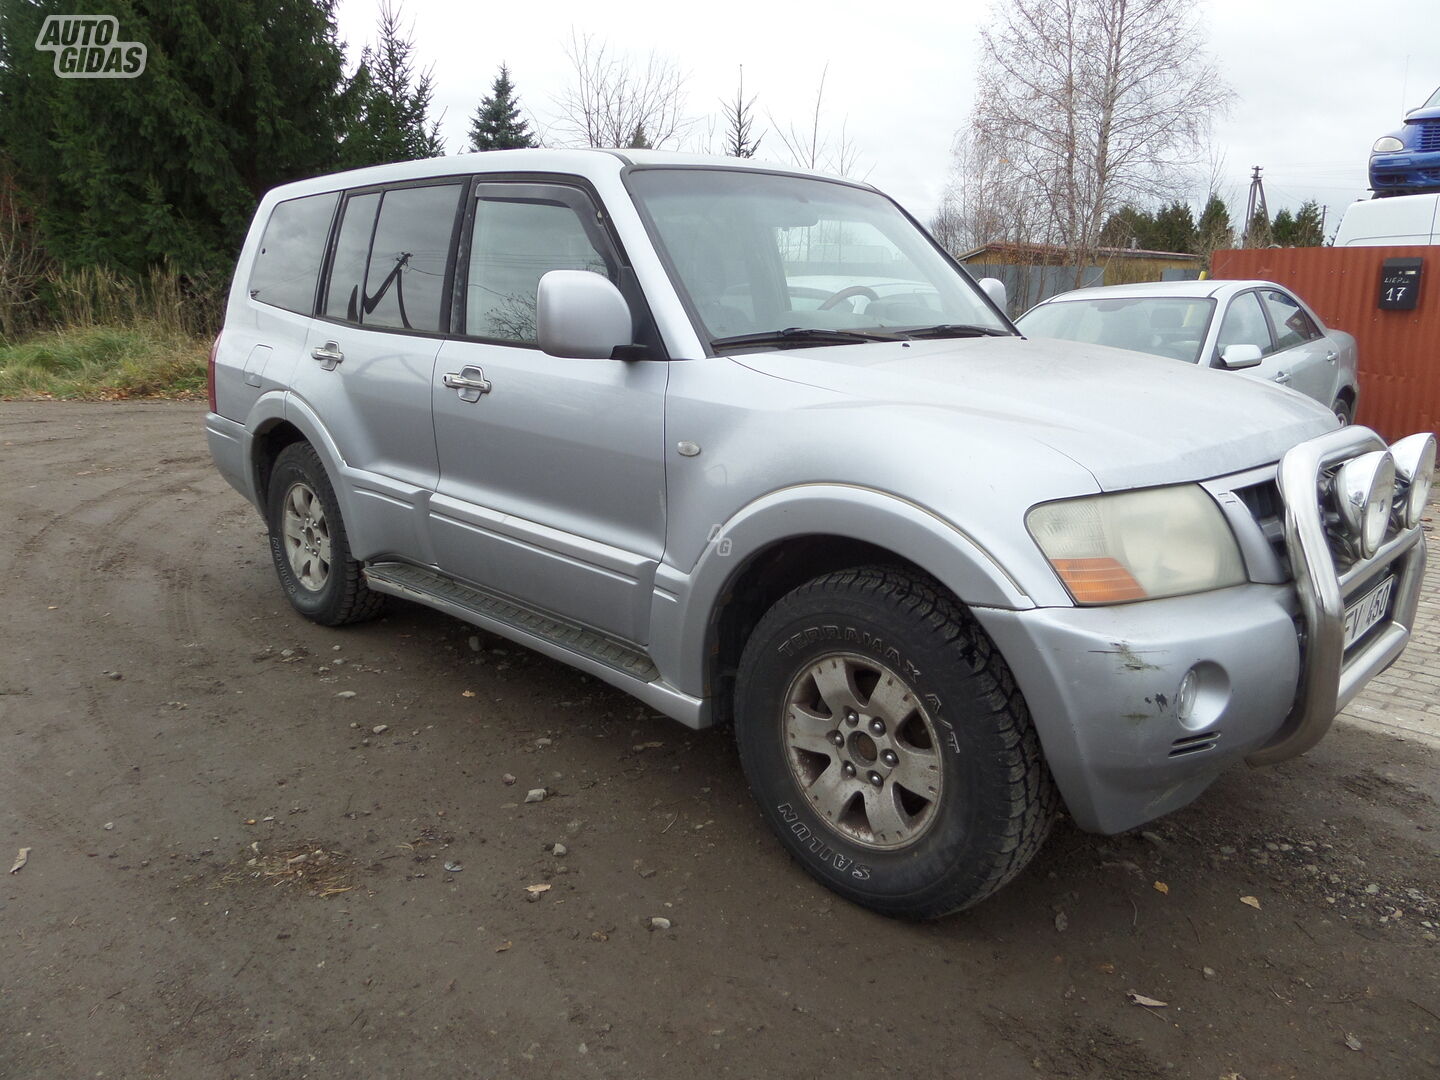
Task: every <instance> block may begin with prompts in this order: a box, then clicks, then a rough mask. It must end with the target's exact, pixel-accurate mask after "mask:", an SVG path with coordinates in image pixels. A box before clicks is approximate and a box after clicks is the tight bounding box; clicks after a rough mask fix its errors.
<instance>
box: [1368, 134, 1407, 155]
mask: <svg viewBox="0 0 1440 1080" xmlns="http://www.w3.org/2000/svg"><path fill="white" fill-rule="evenodd" d="M1404 149H1405V144H1404V143H1403V142H1401V141H1400V140H1399V139H1397V138H1395V136H1394V135H1385V136H1383V137H1382V138H1379V139H1376V140H1375V145H1374V146H1372V147H1371V148H1370V152H1371V153H1372V154H1393V153H1395V152H1396V151H1397V150H1404Z"/></svg>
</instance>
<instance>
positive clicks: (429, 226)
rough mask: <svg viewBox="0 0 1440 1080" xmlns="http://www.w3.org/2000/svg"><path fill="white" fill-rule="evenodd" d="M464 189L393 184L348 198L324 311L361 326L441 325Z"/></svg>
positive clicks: (433, 329)
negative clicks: (457, 215)
mask: <svg viewBox="0 0 1440 1080" xmlns="http://www.w3.org/2000/svg"><path fill="white" fill-rule="evenodd" d="M463 190H464V187H463V185H460V184H443V185H439V186H431V187H413V188H394V189H392V190H390V191H385V192H374V191H372V192H368V193H366V194H364V195H354V196H351V197H350V198H349V199H348V200H346V203H345V212H344V216H343V217H342V218H341V220H340V233H339V236H338V237H337V239H336V241H335V255H334V258H333V260H332V261H331V264H330V285H329V288H328V289H327V290H326V293H325V306H324V314H326V315H328V316H330V317H331V318H332V319H343V320H345V321H346V322H352V323H359V324H360V325H362V326H378V327H389V328H395V329H403V330H423V331H431V332H438V331H439V330H441V329H442V328H443V325H444V324H443V320H442V318H441V315H442V312H443V311H444V309H445V265H446V262H447V260H448V257H449V252H450V240H451V237H452V236H453V235H454V231H455V211H456V209H457V207H458V206H459V203H460V194H461V192H462V191H463ZM377 215H378V217H377Z"/></svg>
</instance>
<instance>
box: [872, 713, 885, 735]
mask: <svg viewBox="0 0 1440 1080" xmlns="http://www.w3.org/2000/svg"><path fill="white" fill-rule="evenodd" d="M870 734H871V735H884V734H885V721H883V720H881V719H880V718H879V717H876V718H875V719H874V720H871V721H870Z"/></svg>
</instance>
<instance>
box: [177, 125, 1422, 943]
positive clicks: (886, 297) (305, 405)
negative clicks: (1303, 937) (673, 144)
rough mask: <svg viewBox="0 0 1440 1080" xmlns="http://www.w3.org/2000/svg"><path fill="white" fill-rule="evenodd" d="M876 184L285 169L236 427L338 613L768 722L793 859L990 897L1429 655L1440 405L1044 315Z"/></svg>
mask: <svg viewBox="0 0 1440 1080" xmlns="http://www.w3.org/2000/svg"><path fill="white" fill-rule="evenodd" d="M983 285H984V287H981V286H980V285H977V283H975V282H974V281H972V280H971V279H970V278H969V277H967V275H966V274H965V272H964V271H963V270H961V269H960V268H959V267H958V266H956V265H955V264H954V263H953V262H952V261H951V260H950V259H949V258H948V257H947V256H946V254H945V253H944V252H943V251H942V250H941V249H940V248H939V247H938V246H937V245H936V244H935V243H934V242H933V241H932V240H931V239H930V237H929V236H928V235H927V234H926V233H925V232H924V230H923V229H921V228H920V227H918V226H917V225H916V223H915V222H914V220H913V219H911V218H910V217H909V216H908V215H907V214H906V213H905V212H904V211H903V210H901V209H900V208H899V207H898V206H897V205H896V204H895V203H893V202H892V201H890V200H889V199H888V198H886V197H885V196H884V195H882V194H880V193H879V192H877V191H875V190H874V189H873V188H870V187H868V186H866V185H863V184H854V183H847V182H845V181H841V180H836V179H833V178H830V177H824V176H818V175H814V174H808V173H801V172H796V171H790V170H779V169H769V168H759V167H754V166H752V165H749V164H745V163H737V162H736V161H733V160H725V159H706V158H692V157H682V156H677V155H668V154H659V153H651V152H631V151H626V152H623V153H620V152H609V151H546V150H517V151H506V152H502V153H491V154H481V155H473V156H460V157H450V158H441V159H438V160H432V161H417V162H410V163H406V164H400V165H393V166H385V167H381V168H375V169H368V170H364V171H361V172H354V173H347V174H343V175H339V176H327V177H321V178H318V179H313V180H307V181H303V182H301V183H296V184H290V185H287V186H285V187H282V188H279V189H277V190H275V191H272V192H270V193H269V194H268V195H267V196H266V197H265V199H264V201H263V202H262V203H261V205H260V208H259V211H258V213H257V214H256V217H255V222H254V225H253V227H252V229H251V231H250V235H249V238H248V239H247V240H246V243H245V247H244V249H243V251H242V253H241V255H240V261H239V267H238V270H237V273H236V276H235V283H234V286H233V288H232V290H231V293H230V300H229V307H228V310H227V313H226V319H225V328H224V331H223V332H222V334H221V336H220V338H219V340H218V341H217V343H216V348H215V352H214V356H213V360H212V363H213V370H212V376H211V402H210V413H209V415H208V416H207V418H206V428H207V431H208V435H209V441H210V447H211V451H212V453H213V455H214V458H215V462H216V464H217V465H218V466H219V468H220V471H221V472H222V473H224V475H225V476H226V477H227V478H228V479H229V481H230V482H231V483H232V484H233V485H234V486H235V487H236V488H237V489H239V491H240V492H241V493H242V494H244V495H245V497H246V498H248V499H249V500H250V501H251V502H252V503H254V504H255V506H256V507H257V508H258V509H259V510H260V512H261V513H262V514H263V515H264V518H265V520H266V522H267V523H268V525H269V530H270V546H271V551H272V553H273V555H274V560H275V568H276V571H277V572H278V574H279V577H280V582H281V585H282V587H283V588H284V589H285V591H286V593H287V594H288V595H289V597H290V600H291V602H292V603H293V604H294V606H295V607H296V609H297V610H299V611H300V612H301V613H302V614H304V615H306V616H308V617H309V618H311V619H314V620H316V621H317V622H320V623H323V624H325V625H332V626H333V625H340V624H343V623H348V622H354V621H357V620H360V619H364V618H369V617H371V616H373V615H375V613H376V612H377V611H378V610H379V609H380V605H381V603H382V601H383V599H384V597H385V596H387V595H390V596H400V597H404V598H406V599H408V600H413V601H417V602H419V603H422V604H426V605H428V606H430V607H433V608H437V609H439V610H441V611H445V612H448V613H450V614H452V615H454V616H456V617H458V618H461V619H464V620H466V621H468V622H470V623H474V624H475V625H477V626H481V627H484V628H485V629H487V630H490V631H493V632H495V633H497V634H502V635H504V636H506V637H509V638H512V639H514V640H515V641H518V642H521V643H523V644H525V645H527V646H529V647H530V648H533V649H535V650H537V651H539V652H542V653H545V654H546V655H548V656H552V657H556V658H559V659H561V660H564V661H565V662H567V663H570V664H573V665H574V666H575V667H577V668H580V669H581V670H583V671H586V672H589V673H591V674H593V675H595V676H598V677H599V678H601V679H604V680H606V681H607V682H609V683H611V684H613V685H615V686H618V687H620V688H621V689H623V690H625V691H627V692H629V693H631V694H633V695H635V696H636V697H637V698H640V699H641V700H642V701H644V702H646V703H647V704H649V705H651V706H652V707H654V708H656V709H658V710H660V711H662V712H664V713H666V714H668V715H670V716H672V717H674V718H675V719H677V720H679V721H680V722H682V723H684V724H688V725H690V726H692V727H697V728H699V727H705V726H707V725H710V724H716V723H733V724H734V727H735V733H736V738H737V740H738V742H739V748H740V756H741V760H742V762H743V765H744V768H745V772H746V775H747V777H748V778H749V782H750V785H751V787H752V789H753V791H754V793H755V796H756V798H757V800H758V801H759V804H760V808H761V811H762V813H763V814H764V816H765V818H766V820H767V821H768V822H769V824H770V826H771V827H772V828H773V829H774V830H775V832H776V834H777V835H778V836H779V837H780V839H781V840H782V842H783V843H784V844H785V845H786V847H787V848H788V849H789V850H790V851H791V853H792V854H793V855H794V856H795V858H796V859H798V860H799V861H800V863H801V864H802V865H803V866H804V867H805V868H806V869H807V870H808V871H809V872H810V873H811V874H813V875H814V876H815V877H817V878H818V879H820V880H821V881H822V882H824V883H825V884H826V885H828V886H829V887H830V888H832V889H834V890H836V891H837V892H839V893H841V894H842V895H844V896H846V897H848V898H850V899H852V900H854V901H856V902H858V903H861V904H865V905H867V906H869V907H872V908H875V909H877V910H880V911H883V912H887V913H890V914H896V915H906V916H912V917H927V916H935V915H939V914H942V913H944V912H948V911H953V910H956V909H958V908H962V907H965V906H967V905H970V904H974V903H976V902H977V901H979V900H981V899H982V898H984V897H985V896H987V895H989V894H990V893H992V892H993V891H994V890H995V889H997V888H999V887H1000V886H1001V885H1003V884H1004V883H1005V882H1006V881H1008V880H1009V879H1010V878H1011V877H1013V876H1014V875H1015V874H1016V873H1018V872H1019V871H1020V870H1021V868H1023V867H1024V866H1025V864H1026V863H1027V862H1028V861H1029V860H1030V858H1031V857H1032V856H1033V855H1034V854H1035V852H1036V850H1037V849H1038V847H1039V846H1040V844H1041V843H1042V841H1043V840H1044V838H1045V836H1046V833H1047V831H1048V830H1049V828H1050V825H1051V822H1052V820H1053V819H1054V818H1055V816H1056V814H1057V813H1058V812H1059V811H1060V810H1061V809H1062V808H1063V809H1064V810H1066V811H1067V812H1068V813H1069V814H1070V815H1071V817H1072V818H1074V820H1075V821H1076V822H1077V823H1078V824H1079V825H1080V826H1082V827H1084V828H1086V829H1091V830H1097V831H1101V832H1115V831H1118V830H1122V829H1129V828H1132V827H1134V826H1136V825H1139V824H1141V823H1142V822H1145V821H1148V820H1150V819H1151V818H1154V817H1156V816H1158V815H1160V814H1164V813H1167V812H1169V811H1171V810H1174V809H1176V808H1177V807H1181V806H1184V805H1185V804H1187V803H1188V802H1190V801H1191V800H1192V799H1194V798H1195V797H1196V796H1197V795H1199V794H1200V793H1201V792H1202V791H1203V790H1204V789H1205V787H1206V786H1207V785H1208V784H1210V782H1211V781H1212V780H1214V778H1215V776H1216V775H1217V774H1218V773H1219V772H1220V770H1222V769H1223V768H1225V767H1226V766H1227V765H1229V764H1231V763H1233V762H1236V761H1238V760H1240V759H1246V760H1248V761H1250V762H1251V763H1252V764H1263V763H1269V762H1274V761H1279V760H1282V759H1284V758H1287V757H1290V756H1293V755H1295V754H1298V753H1301V752H1302V751H1304V750H1306V749H1307V748H1309V747H1310V746H1313V745H1314V744H1315V743H1316V742H1317V741H1318V740H1319V739H1320V738H1321V737H1322V736H1323V735H1324V734H1325V731H1326V729H1327V728H1328V727H1329V725H1330V723H1331V720H1332V719H1333V717H1334V716H1335V713H1336V712H1337V710H1339V709H1340V708H1342V707H1343V706H1344V705H1345V703H1346V702H1348V701H1349V700H1350V698H1351V697H1353V696H1354V695H1355V693H1356V692H1357V691H1358V690H1359V689H1360V687H1361V686H1362V685H1363V684H1364V683H1365V681H1366V680H1367V679H1369V678H1370V677H1371V676H1372V675H1374V674H1375V673H1376V672H1378V671H1380V670H1381V669H1383V668H1384V667H1385V666H1386V665H1388V664H1390V663H1391V662H1393V661H1394V660H1395V658H1396V657H1397V656H1398V655H1399V654H1400V651H1401V650H1402V649H1403V648H1404V646H1405V643H1406V641H1407V639H1408V638H1409V635H1410V627H1411V625H1412V623H1413V620H1414V615H1415V608H1416V602H1417V593H1418V589H1419V585H1420V579H1421V576H1422V574H1423V572H1424V562H1425V545H1424V541H1423V539H1422V535H1421V530H1420V513H1421V509H1422V507H1423V505H1424V502H1425V498H1426V495H1427V493H1428V489H1429V485H1430V478H1431V473H1432V471H1433V466H1434V457H1435V440H1434V438H1433V437H1432V436H1431V435H1429V434H1420V435H1412V436H1410V437H1409V438H1407V439H1404V440H1401V441H1400V442H1397V443H1396V444H1395V445H1394V446H1391V447H1389V448H1388V449H1387V447H1386V446H1385V444H1384V443H1383V442H1382V441H1381V439H1380V438H1379V437H1378V436H1376V435H1375V434H1374V433H1373V432H1371V431H1369V430H1366V429H1365V428H1360V427H1350V428H1342V429H1337V427H1336V420H1335V418H1334V416H1333V415H1331V413H1330V411H1329V410H1328V409H1326V408H1325V407H1324V406H1321V405H1317V404H1316V403H1314V402H1312V401H1308V400H1306V399H1304V398H1301V397H1299V396H1298V395H1295V394H1292V393H1289V392H1287V391H1284V390H1280V389H1277V388H1274V387H1270V386H1265V385H1258V384H1255V383H1252V382H1250V381H1248V380H1241V379H1236V378H1235V377H1234V376H1233V375H1230V374H1228V373H1226V372H1223V371H1219V370H1215V369H1201V368H1197V367H1193V366H1189V365H1183V364H1177V363H1175V362H1174V361H1173V360H1168V359H1164V358H1160V357H1154V358H1151V357H1144V356H1139V355H1136V354H1133V353H1128V352H1120V351H1117V350H1111V349H1106V348H1103V347H1099V346H1084V345H1077V344H1070V343H1058V342H1040V341H1028V340H1025V339H1024V338H1023V337H1021V336H1020V335H1019V334H1017V333H1016V331H1015V329H1014V327H1013V326H1012V325H1011V324H1010V323H1009V322H1008V321H1007V320H1006V318H1005V316H1004V315H1003V314H1002V313H1001V309H1000V307H998V306H997V305H996V303H995V300H994V299H993V297H994V295H995V294H996V293H998V291H999V290H998V289H995V287H994V283H983Z"/></svg>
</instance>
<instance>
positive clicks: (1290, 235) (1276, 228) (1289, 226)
mask: <svg viewBox="0 0 1440 1080" xmlns="http://www.w3.org/2000/svg"><path fill="white" fill-rule="evenodd" d="M1295 236H1296V227H1295V215H1293V214H1291V213H1290V211H1289V210H1281V211H1279V212H1278V213H1277V214H1276V215H1275V220H1274V221H1272V222H1271V223H1270V239H1271V242H1272V243H1275V244H1279V245H1280V246H1281V247H1295Z"/></svg>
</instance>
